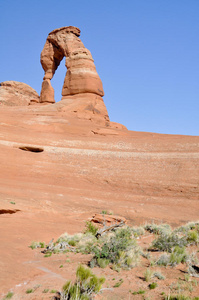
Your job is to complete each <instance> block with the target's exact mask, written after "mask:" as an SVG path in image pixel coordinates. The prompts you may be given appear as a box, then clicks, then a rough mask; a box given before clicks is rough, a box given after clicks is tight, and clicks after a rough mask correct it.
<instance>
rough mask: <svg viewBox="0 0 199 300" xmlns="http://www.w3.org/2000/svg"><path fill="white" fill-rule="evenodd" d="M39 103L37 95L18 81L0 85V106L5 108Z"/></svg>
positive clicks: (26, 85)
mask: <svg viewBox="0 0 199 300" xmlns="http://www.w3.org/2000/svg"><path fill="white" fill-rule="evenodd" d="M31 100H33V101H35V102H39V95H38V94H37V92H36V91H35V90H34V89H33V88H32V87H31V86H29V85H28V84H26V83H23V82H18V81H13V80H9V81H4V82H1V83H0V104H1V105H7V106H23V105H29V103H30V101H31Z"/></svg>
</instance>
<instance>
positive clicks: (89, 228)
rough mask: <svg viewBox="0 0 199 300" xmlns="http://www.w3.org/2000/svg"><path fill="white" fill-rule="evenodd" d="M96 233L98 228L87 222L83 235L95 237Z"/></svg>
mask: <svg viewBox="0 0 199 300" xmlns="http://www.w3.org/2000/svg"><path fill="white" fill-rule="evenodd" d="M97 231H98V228H97V227H96V226H95V225H93V223H92V222H88V221H87V222H86V230H85V233H91V234H93V235H94V236H95V235H96V233H97Z"/></svg>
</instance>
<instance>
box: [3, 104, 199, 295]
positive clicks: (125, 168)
mask: <svg viewBox="0 0 199 300" xmlns="http://www.w3.org/2000/svg"><path fill="white" fill-rule="evenodd" d="M22 146H32V147H40V148H42V149H44V151H43V152H38V153H33V152H30V151H23V150H20V149H19V147H22ZM198 146H199V137H193V136H192V137H191V136H179V135H161V134H153V133H141V132H139V133H138V132H132V131H125V130H119V129H113V128H110V129H109V128H105V127H103V126H101V125H100V124H96V123H93V122H91V121H89V120H82V119H78V118H77V117H76V116H75V114H74V116H71V115H67V114H65V113H64V112H60V111H59V106H58V105H57V106H56V105H54V106H46V107H36V106H34V107H33V106H32V107H20V108H16V107H9V108H6V107H1V116H0V159H1V172H0V183H1V184H0V203H1V206H0V219H1V220H0V232H1V235H0V253H1V255H0V270H1V271H0V297H2V298H3V297H4V296H5V294H7V292H8V291H9V290H13V292H14V297H13V299H50V298H52V296H53V294H50V293H48V294H44V293H42V291H43V290H44V289H45V288H49V289H50V290H51V289H61V287H62V285H63V283H64V282H65V281H66V280H68V279H71V278H74V274H75V270H76V266H77V264H78V262H79V261H81V262H87V261H88V257H87V256H81V255H79V254H78V255H74V254H68V256H69V258H70V260H71V261H70V262H65V263H64V267H63V268H59V266H60V265H61V264H63V260H64V261H65V260H66V259H67V258H66V255H65V256H63V255H53V256H52V257H49V258H44V257H43V255H42V254H41V253H40V251H39V250H31V249H30V248H29V247H28V246H29V245H30V244H31V242H32V241H45V242H48V241H50V240H51V238H52V237H54V238H55V239H56V238H57V237H58V236H60V235H61V234H62V233H64V232H68V233H70V234H72V233H75V232H81V231H82V230H83V228H84V226H85V220H88V218H89V217H91V216H92V215H93V214H94V213H99V212H101V211H102V210H111V211H113V212H114V214H118V215H121V216H123V217H125V218H126V219H127V220H128V223H129V224H130V225H135V224H137V225H139V224H143V223H145V222H146V221H149V222H151V221H152V220H153V221H155V222H157V223H159V222H167V223H169V224H170V225H172V226H177V225H180V224H184V223H186V222H188V221H196V220H197V219H199V205H198V200H199V196H198V195H199V185H198V182H199V181H198V179H199V164H198V161H199V147H198ZM13 203H15V204H13ZM8 209H10V210H19V211H17V212H15V213H13V214H8V213H5V212H6V210H8ZM180 270H181V271H182V270H183V266H179V267H178V268H177V269H175V270H173V272H174V273H175V272H176V276H177V278H178V277H180V276H182V275H181V274H182V272H181V271H180ZM94 272H95V273H96V274H103V275H104V276H105V277H106V278H107V284H108V286H109V287H112V286H113V284H112V282H113V283H114V280H113V278H115V280H117V279H120V278H123V279H125V284H123V285H122V286H121V287H120V288H118V289H114V291H106V292H105V294H104V295H105V296H106V298H104V299H142V298H140V297H141V296H140V295H138V296H131V295H130V294H129V293H128V291H129V289H131V290H132V291H134V290H135V287H136V289H137V287H138V286H143V285H144V283H143V280H142V278H141V279H140V278H139V277H142V276H143V269H142V268H140V269H139V268H138V269H137V270H136V269H133V270H132V271H124V272H122V273H116V272H114V271H112V270H110V269H109V268H106V269H105V270H102V269H98V268H97V269H95V270H94ZM165 272H166V273H167V281H166V282H164V283H162V287H161V288H162V291H164V285H165V286H166V285H169V284H170V283H171V280H170V279H169V276H170V275H169V274H170V271H168V270H165ZM172 276H173V275H172ZM183 276H184V275H183ZM37 285H40V286H39V287H38V288H37V289H36V291H35V292H34V293H33V294H29V295H28V294H26V293H25V291H26V290H27V288H32V287H35V286H37ZM116 290H117V291H116ZM105 296H104V297H105ZM149 296H150V292H149ZM98 297H99V296H98ZM100 297H102V296H100ZM132 297H134V298H132ZM152 299H155V298H152ZM157 299H159V298H157Z"/></svg>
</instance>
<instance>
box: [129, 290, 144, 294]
mask: <svg viewBox="0 0 199 300" xmlns="http://www.w3.org/2000/svg"><path fill="white" fill-rule="evenodd" d="M143 294H145V291H144V290H139V291H137V292H133V293H132V295H143Z"/></svg>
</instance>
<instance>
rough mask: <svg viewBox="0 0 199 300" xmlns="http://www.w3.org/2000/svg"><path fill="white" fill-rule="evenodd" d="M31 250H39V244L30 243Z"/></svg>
mask: <svg viewBox="0 0 199 300" xmlns="http://www.w3.org/2000/svg"><path fill="white" fill-rule="evenodd" d="M29 247H30V248H31V249H32V250H33V249H36V248H40V243H39V242H35V241H34V242H32V243H31V245H30V246H29Z"/></svg>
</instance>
